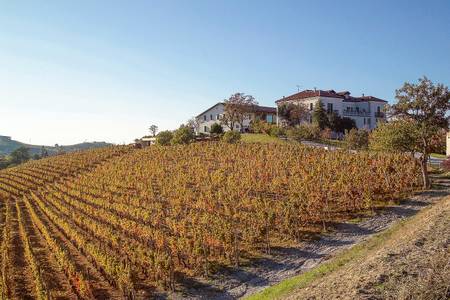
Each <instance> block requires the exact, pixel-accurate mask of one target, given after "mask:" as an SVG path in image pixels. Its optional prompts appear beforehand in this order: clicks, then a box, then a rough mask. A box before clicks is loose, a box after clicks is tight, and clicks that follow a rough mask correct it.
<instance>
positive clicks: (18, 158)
mask: <svg viewBox="0 0 450 300" xmlns="http://www.w3.org/2000/svg"><path fill="white" fill-rule="evenodd" d="M10 156H11V163H13V164H21V163H24V162H26V161H27V160H29V159H30V158H31V157H30V152H29V149H28V148H26V147H23V146H22V147H20V148H17V149H16V150H14V151H13V152H11V154H10Z"/></svg>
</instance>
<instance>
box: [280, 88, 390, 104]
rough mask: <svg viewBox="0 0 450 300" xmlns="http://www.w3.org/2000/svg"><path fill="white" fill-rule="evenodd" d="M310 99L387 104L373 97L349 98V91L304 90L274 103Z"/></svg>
mask: <svg viewBox="0 0 450 300" xmlns="http://www.w3.org/2000/svg"><path fill="white" fill-rule="evenodd" d="M312 97H329V98H340V99H344V101H346V102H363V101H375V102H384V103H387V101H386V100H383V99H380V98H377V97H373V96H362V97H352V96H350V92H349V91H343V92H335V91H334V90H304V91H301V92H298V93H295V94H293V95H290V96H287V97H283V98H281V99H278V100H277V101H275V103H282V102H285V101H292V100H302V99H307V98H312Z"/></svg>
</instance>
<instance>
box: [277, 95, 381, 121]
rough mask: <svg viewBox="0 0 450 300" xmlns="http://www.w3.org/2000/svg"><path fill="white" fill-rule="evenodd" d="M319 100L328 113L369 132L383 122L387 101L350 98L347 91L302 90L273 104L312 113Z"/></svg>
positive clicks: (369, 97)
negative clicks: (351, 121) (290, 104)
mask: <svg viewBox="0 0 450 300" xmlns="http://www.w3.org/2000/svg"><path fill="white" fill-rule="evenodd" d="M319 100H320V101H321V102H322V105H323V106H324V108H325V110H326V111H327V112H328V113H331V112H335V113H336V114H338V115H339V116H341V117H347V118H350V119H353V120H354V121H355V123H356V126H357V127H358V128H366V129H369V130H371V129H374V128H375V127H376V126H377V123H378V122H379V121H380V120H385V115H384V112H383V109H384V106H385V105H386V104H387V101H385V100H382V99H379V98H376V97H373V96H364V95H363V96H362V97H352V96H350V92H348V91H345V92H338V93H337V92H335V91H334V90H327V91H323V90H304V91H301V92H299V93H296V94H293V95H291V96H288V97H283V98H281V99H279V100H277V101H275V103H276V104H277V108H278V107H280V106H281V105H284V104H287V103H294V104H303V105H305V106H306V107H307V108H308V109H309V110H310V111H311V112H312V111H313V109H314V107H315V105H316V103H317V102H318V101H319Z"/></svg>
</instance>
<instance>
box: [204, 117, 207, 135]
mask: <svg viewBox="0 0 450 300" xmlns="http://www.w3.org/2000/svg"><path fill="white" fill-rule="evenodd" d="M205 119H206V116H205ZM203 129H204V130H203V131H204V132H208V126H205V127H204V128H203Z"/></svg>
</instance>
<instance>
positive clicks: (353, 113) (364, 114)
mask: <svg viewBox="0 0 450 300" xmlns="http://www.w3.org/2000/svg"><path fill="white" fill-rule="evenodd" d="M342 114H343V115H344V116H354V117H370V113H369V112H366V111H356V110H346V109H344V110H343V112H342Z"/></svg>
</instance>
